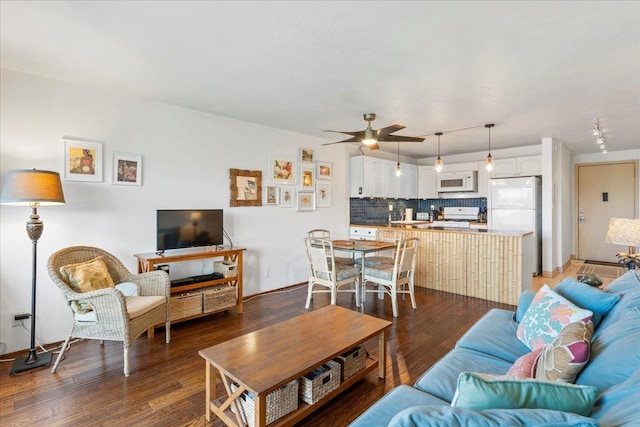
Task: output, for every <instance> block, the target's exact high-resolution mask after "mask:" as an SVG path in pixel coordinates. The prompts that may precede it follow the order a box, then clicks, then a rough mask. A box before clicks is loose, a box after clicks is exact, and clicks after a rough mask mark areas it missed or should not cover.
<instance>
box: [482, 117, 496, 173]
mask: <svg viewBox="0 0 640 427" xmlns="http://www.w3.org/2000/svg"><path fill="white" fill-rule="evenodd" d="M494 126H495V125H494V124H493V123H488V124H486V125H484V127H486V128H487V129H489V154H488V155H487V170H488V171H489V172H491V171H492V170H493V157H492V156H491V128H492V127H494Z"/></svg>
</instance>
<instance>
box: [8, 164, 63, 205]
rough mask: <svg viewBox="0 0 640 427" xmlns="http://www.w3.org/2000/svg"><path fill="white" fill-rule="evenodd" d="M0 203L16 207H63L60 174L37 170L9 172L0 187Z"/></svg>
mask: <svg viewBox="0 0 640 427" xmlns="http://www.w3.org/2000/svg"><path fill="white" fill-rule="evenodd" d="M0 203H2V204H4V205H17V206H32V205H33V204H37V205H40V206H44V205H63V204H64V194H63V192H62V184H61V182H60V174H58V172H51V171H43V170H37V169H15V170H12V171H9V172H7V174H6V176H5V178H4V184H3V185H2V197H1V198H0Z"/></svg>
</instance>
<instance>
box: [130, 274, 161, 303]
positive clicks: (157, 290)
mask: <svg viewBox="0 0 640 427" xmlns="http://www.w3.org/2000/svg"><path fill="white" fill-rule="evenodd" d="M126 281H128V282H134V283H137V284H138V287H139V292H140V296H163V297H169V296H170V294H171V280H169V275H168V274H167V273H166V272H164V271H159V270H158V271H150V272H148V273H140V274H130V275H129V276H127V277H126Z"/></svg>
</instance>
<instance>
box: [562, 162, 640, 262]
mask: <svg viewBox="0 0 640 427" xmlns="http://www.w3.org/2000/svg"><path fill="white" fill-rule="evenodd" d="M623 163H633V164H634V165H635V176H634V177H633V191H634V194H633V197H634V198H635V206H634V208H633V209H634V211H635V212H634V218H640V194H639V192H638V190H639V187H638V175H640V171H639V170H638V166H640V161H639V160H638V159H628V160H612V161H604V162H584V163H576V164H575V165H574V171H573V173H574V175H573V183H574V185H573V215H572V221H573V249H574V250H573V252H574V253H573V256H572V258H573V259H578V244H579V242H578V216H579V209H578V189H579V188H580V186H579V184H580V182H579V181H580V180H579V177H578V169H579V167H580V166H600V165H615V164H623Z"/></svg>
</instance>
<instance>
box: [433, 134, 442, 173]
mask: <svg viewBox="0 0 640 427" xmlns="http://www.w3.org/2000/svg"><path fill="white" fill-rule="evenodd" d="M436 135H437V136H438V158H437V159H436V164H435V165H434V166H433V168H434V169H435V170H436V172H440V171H442V159H440V135H442V132H436Z"/></svg>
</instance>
